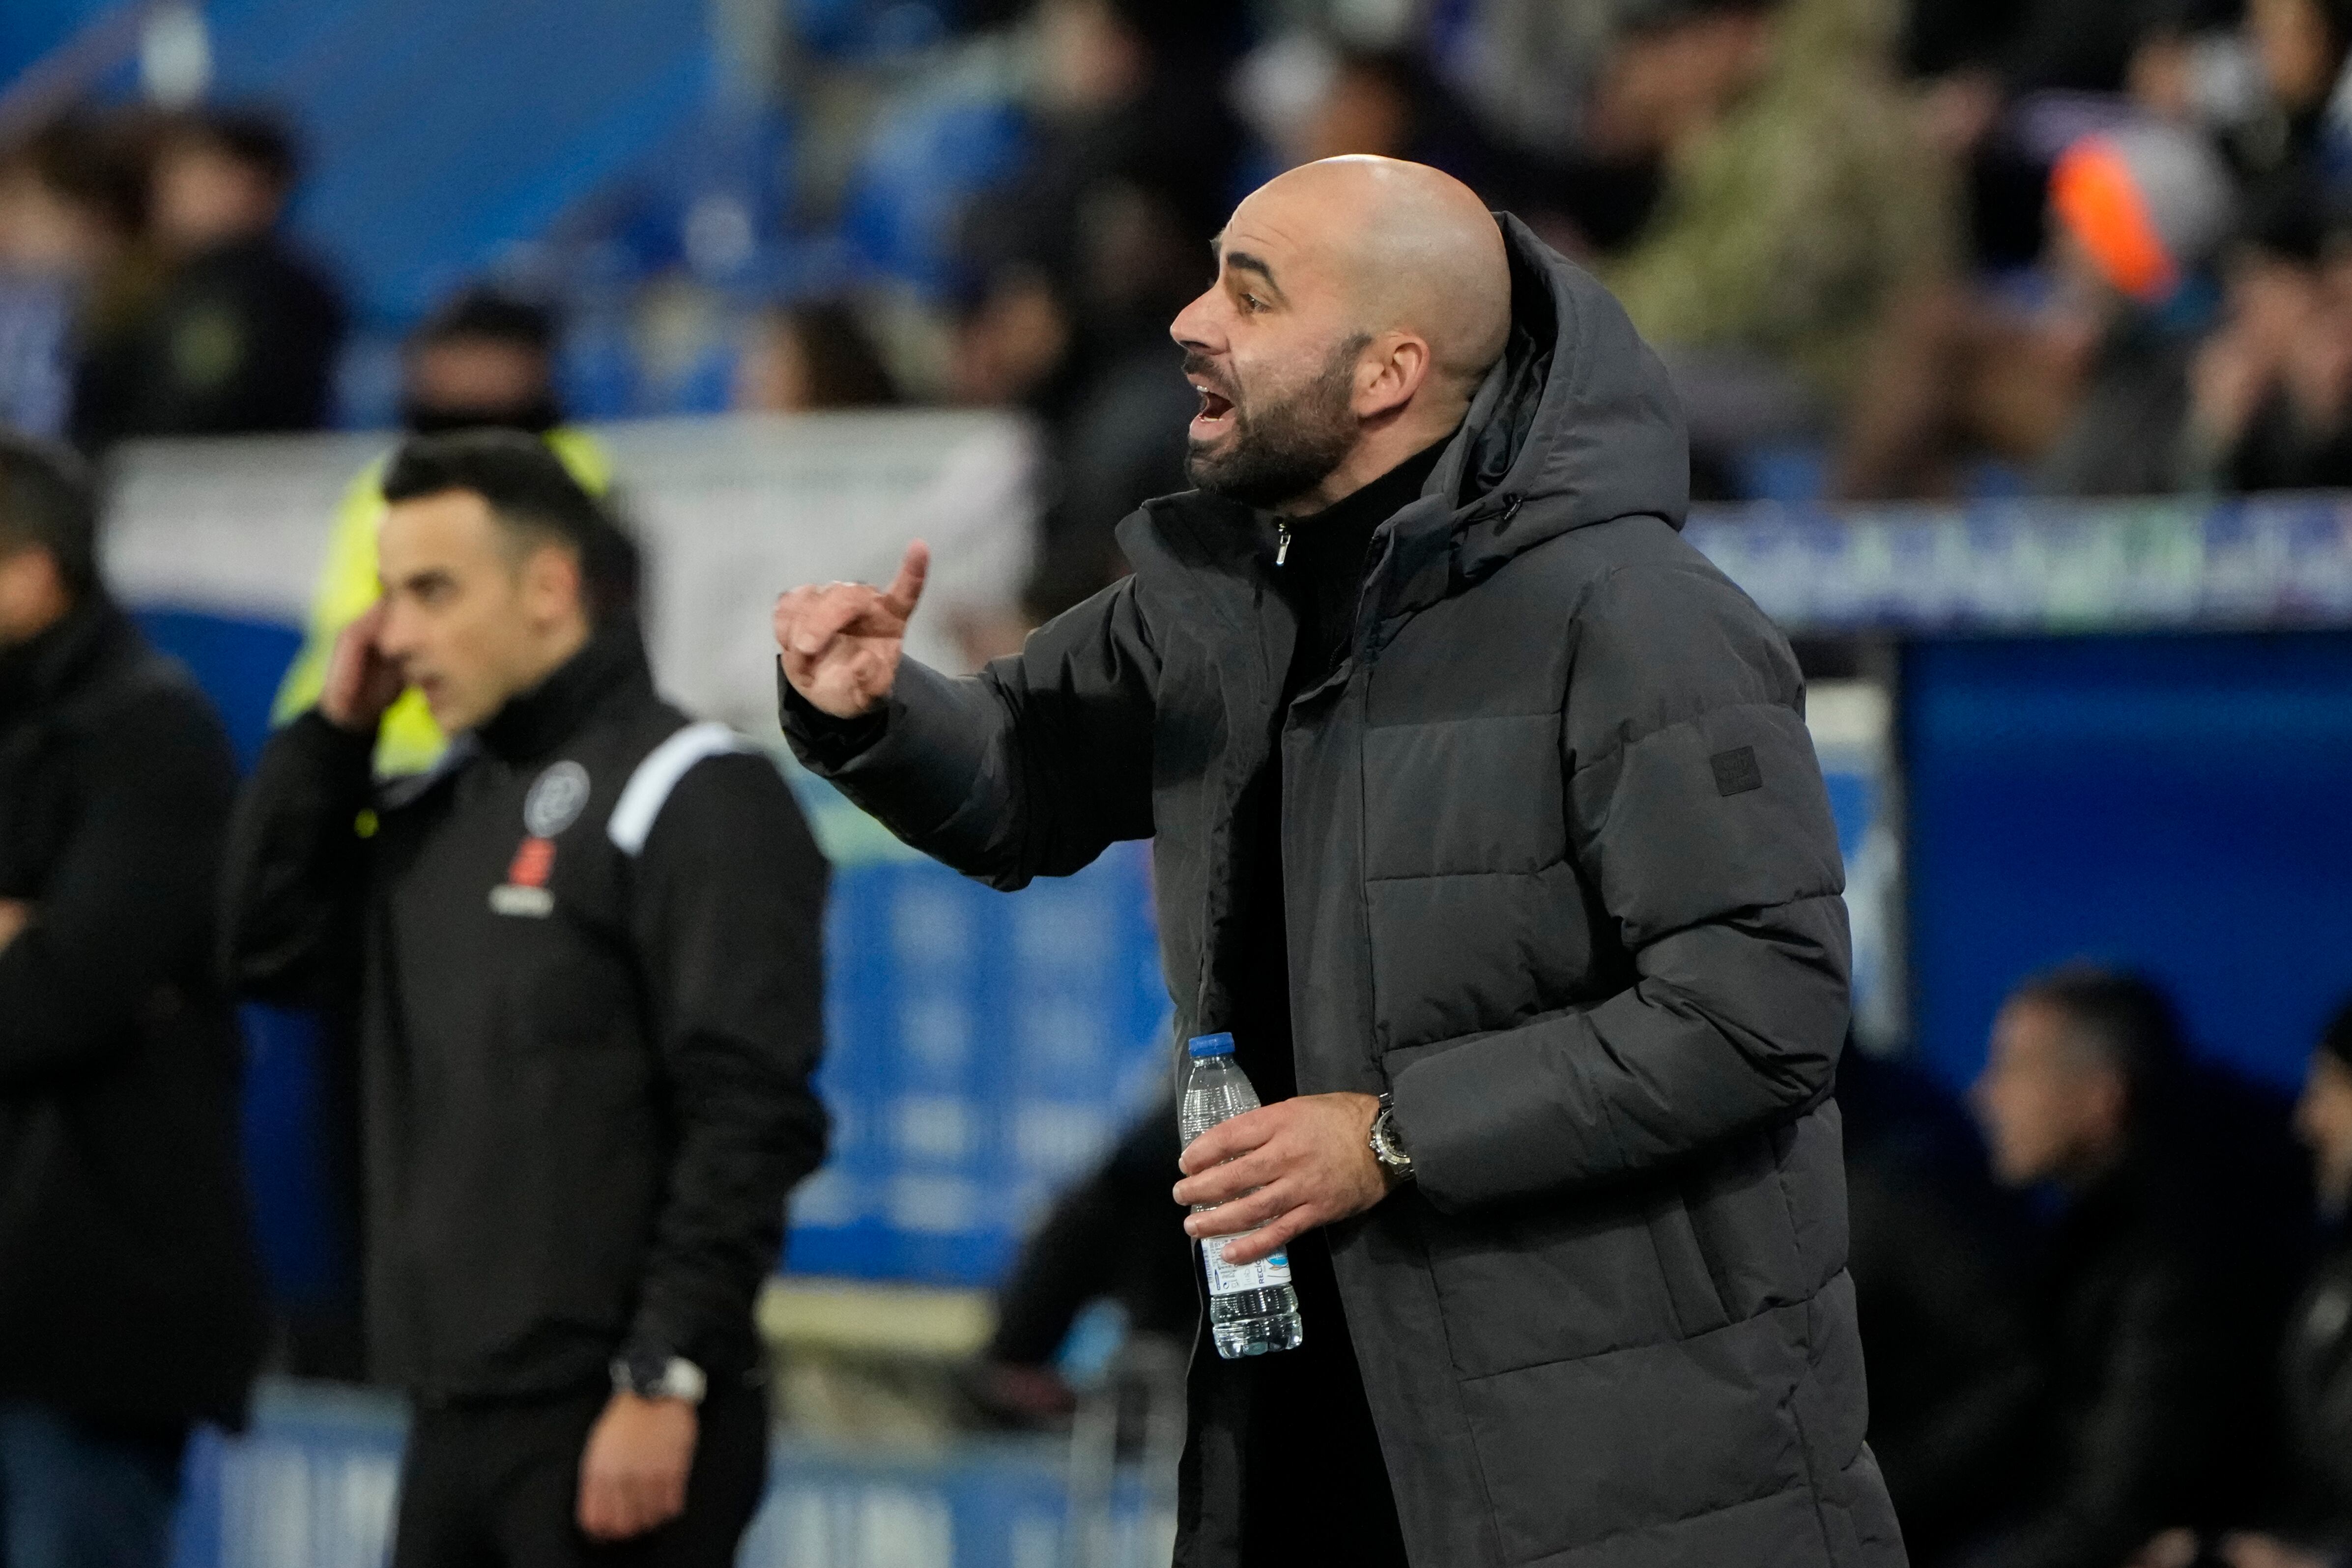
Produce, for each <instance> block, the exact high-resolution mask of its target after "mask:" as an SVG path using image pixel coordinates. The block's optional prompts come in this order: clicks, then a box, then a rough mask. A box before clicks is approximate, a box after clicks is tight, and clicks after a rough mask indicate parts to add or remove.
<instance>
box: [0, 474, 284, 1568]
mask: <svg viewBox="0 0 2352 1568" xmlns="http://www.w3.org/2000/svg"><path fill="white" fill-rule="evenodd" d="M235 787H236V765H235V763H234V762H233V761H232V760H231V758H230V755H229V747H228V738H227V737H226V735H224V734H223V733H222V731H221V727H220V721H219V720H218V719H217V718H216V717H215V716H214V715H213V712H212V709H211V708H210V706H207V705H206V703H205V699H204V697H203V696H202V695H200V694H199V693H198V692H197V691H196V689H195V686H194V684H193V683H192V682H191V681H189V679H188V678H187V676H186V674H184V672H183V671H181V670H180V669H179V668H178V666H176V665H174V664H171V663H169V662H168V661H166V660H164V659H163V658H162V657H161V656H160V655H158V654H156V653H154V652H153V651H152V650H151V649H150V648H149V647H148V646H147V644H146V643H145V642H144V641H143V640H142V638H141V637H140V635H139V632H138V631H137V629H136V628H134V627H133V626H132V624H131V619H130V617H129V616H127V615H125V614H124V613H123V612H122V611H121V609H119V608H118V607H117V606H116V605H115V603H114V601H113V600H112V599H111V598H110V597H109V596H108V594H107V591H106V588H105V585H104V583H103V582H102V581H101V580H100V577H99V574H98V564H97V549H96V539H95V519H94V515H93V501H92V498H91V494H90V489H89V482H88V480H87V478H86V476H84V474H83V473H82V470H81V465H80V463H79V461H78V460H77V459H75V458H74V457H73V456H72V455H70V454H67V453H61V452H58V451H55V450H53V449H51V448H48V447H46V446H40V445H36V444H32V443H30V442H27V441H26V440H23V439H22V438H19V437H15V436H0V1172H4V1173H5V1174H0V1198H5V1201H0V1562H5V1563H9V1564H11V1568H78V1565H82V1564H105V1565H107V1568H163V1564H164V1563H166V1562H167V1561H168V1560H169V1559H170V1556H171V1542H172V1514H173V1507H174V1504H175V1501H176V1499H177V1497H178V1494H179V1487H180V1457H181V1450H182V1449H183V1448H184V1446H185V1444H186V1441H187V1437H188V1432H189V1429H190V1428H191V1427H194V1425H195V1424H196V1423H197V1422H199V1421H211V1422H217V1423H219V1424H221V1425H223V1426H226V1427H239V1426H241V1425H243V1421H244V1416H245V1408H246V1392H247V1385H248V1383H249V1382H250V1381H251V1379H252V1376H253V1372H254V1368H255V1366H256V1365H257V1363H258V1362H259V1361H260V1358H261V1349H262V1338H263V1324H262V1301H261V1281H260V1274H259V1269H258V1266H257V1262H256V1260H255V1257H254V1252H253V1247H252V1242H251V1238H250V1235H249V1232H248V1229H247V1213H246V1198H245V1186H244V1182H243V1179H242V1176H241V1175H240V1173H239V1171H238V1168H237V1165H238V1161H237V1077H238V1071H239V1068H240V1064H241V1058H240V1046H239V1042H238V1039H237V1032H236V1019H235V1017H234V1015H233V1014H232V1013H231V1012H230V1009H229V1004H228V999H227V998H226V996H225V995H224V994H223V992H222V989H221V987H220V984H219V982H218V980H217V979H216V978H215V975H214V969H213V946H212V932H213V908H214V882H215V866H216V864H217V862H218V861H219V858H220V852H221V847H222V842H223V840H224V838H225V837H226V830H227V825H228V811H229V800H230V795H231V792H232V791H233V790H234V789H235Z"/></svg>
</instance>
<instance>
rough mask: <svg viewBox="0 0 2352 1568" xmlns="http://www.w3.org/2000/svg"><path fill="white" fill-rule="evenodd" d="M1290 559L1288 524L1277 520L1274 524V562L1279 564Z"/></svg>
mask: <svg viewBox="0 0 2352 1568" xmlns="http://www.w3.org/2000/svg"><path fill="white" fill-rule="evenodd" d="M1287 559H1290V525H1289V524H1288V523H1285V522H1279V521H1277V522H1276V524H1275V525H1274V564H1275V565H1276V566H1280V565H1281V564H1282V563H1283V562H1284V561H1286V560H1287Z"/></svg>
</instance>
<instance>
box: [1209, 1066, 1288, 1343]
mask: <svg viewBox="0 0 2352 1568" xmlns="http://www.w3.org/2000/svg"><path fill="white" fill-rule="evenodd" d="M1188 1049H1189V1050H1190V1051H1192V1077H1191V1078H1190V1079H1189V1080H1187V1081H1186V1082H1185V1084H1184V1104H1183V1108H1182V1110H1181V1112H1180V1113H1179V1115H1178V1123H1177V1124H1178V1126H1179V1127H1181V1129H1182V1132H1183V1135H1184V1143H1185V1145H1187V1146H1188V1147H1189V1146H1190V1145H1191V1144H1192V1140H1193V1139H1195V1138H1197V1137H1199V1136H1200V1135H1201V1134H1203V1133H1205V1132H1207V1131H1208V1130H1209V1129H1210V1128H1212V1127H1213V1126H1215V1125H1216V1124H1218V1123H1220V1122H1222V1121H1224V1120H1225V1119H1226V1118H1227V1117H1230V1116H1238V1115H1240V1114H1241V1113H1243V1112H1244V1111H1255V1110H1256V1109H1257V1104H1258V1101H1257V1091H1256V1090H1255V1089H1253V1088H1252V1087H1250V1081H1249V1074H1247V1073H1245V1072H1244V1071H1242V1070H1241V1065H1240V1063H1238V1062H1236V1061H1234V1037H1233V1036H1232V1035H1229V1034H1204V1035H1201V1036H1199V1037H1198V1038H1196V1039H1195V1040H1193V1041H1192V1044H1191V1045H1190V1046H1189V1047H1188ZM1212 1207H1214V1205H1211V1204H1196V1205H1195V1206H1194V1207H1193V1212H1194V1213H1196V1214H1197V1213H1200V1212H1202V1210H1204V1209H1208V1208H1212ZM1236 1234H1237V1235H1238V1234H1245V1232H1244V1233H1236ZM1234 1239H1235V1237H1234V1236H1204V1237H1202V1239H1201V1261H1202V1264H1203V1265H1204V1266H1205V1267H1206V1268H1207V1270H1208V1274H1209V1333H1211V1334H1212V1335H1213V1337H1214V1338H1215V1340H1216V1342H1217V1354H1219V1355H1221V1356H1223V1357H1224V1358H1225V1359H1226V1360H1227V1361H1239V1360H1240V1359H1241V1358H1242V1357H1244V1356H1245V1355H1264V1354H1265V1353H1266V1352H1268V1351H1270V1350H1297V1348H1298V1342H1299V1341H1300V1340H1302V1339H1304V1338H1305V1337H1306V1326H1305V1325H1304V1324H1302V1323H1301V1322H1299V1321H1298V1292H1297V1291H1295V1290H1293V1289H1291V1286H1290V1258H1289V1255H1288V1254H1287V1253H1285V1252H1276V1253H1275V1254H1274V1255H1273V1256H1272V1257H1269V1258H1263V1259H1260V1260H1258V1261H1257V1262H1255V1263H1228V1262H1226V1261H1225V1260H1224V1258H1223V1255H1222V1253H1223V1248H1224V1245H1225V1243H1226V1242H1228V1241H1231V1240H1234Z"/></svg>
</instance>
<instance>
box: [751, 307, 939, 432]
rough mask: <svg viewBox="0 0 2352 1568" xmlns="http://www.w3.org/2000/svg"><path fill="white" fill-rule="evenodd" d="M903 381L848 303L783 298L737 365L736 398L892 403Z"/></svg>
mask: <svg viewBox="0 0 2352 1568" xmlns="http://www.w3.org/2000/svg"><path fill="white" fill-rule="evenodd" d="M898 401H899V398H898V383H897V382H895V381H894V380H893V379H892V378H891V375H890V369H889V367H888V366H887V365H886V364H884V363H883V361H882V352H881V350H879V349H877V348H876V347H875V346H874V339H873V336H872V334H870V333H868V332H867V331H866V327H865V324H864V323H863V322H861V321H860V320H858V319H857V313H856V311H855V310H854V309H852V308H850V306H849V305H848V303H847V302H845V301H844V300H838V299H821V300H815V301H812V302H809V303H805V304H800V305H779V306H775V307H773V308H770V309H768V310H766V311H763V312H762V313H761V316H760V318H759V319H758V320H757V321H756V322H755V323H754V324H753V326H752V329H751V339H750V341H749V342H747V343H746V344H745V345H744V347H743V357H742V359H741V361H739V362H738V364H737V365H736V367H735V388H734V397H733V402H734V406H735V407H737V408H738V409H742V410H749V411H758V412H761V413H814V412H815V411H817V410H821V409H836V408H888V407H890V406H892V405H894V404H896V403H897V402H898Z"/></svg>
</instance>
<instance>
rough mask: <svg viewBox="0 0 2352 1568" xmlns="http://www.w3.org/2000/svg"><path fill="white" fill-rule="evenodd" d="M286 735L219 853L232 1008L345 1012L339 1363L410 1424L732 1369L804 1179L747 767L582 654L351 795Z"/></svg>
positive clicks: (772, 862)
mask: <svg viewBox="0 0 2352 1568" xmlns="http://www.w3.org/2000/svg"><path fill="white" fill-rule="evenodd" d="M373 744H374V741H373V737H372V736H362V735H352V734H349V733H346V732H343V731H341V730H338V729H337V728H335V727H333V726H332V725H331V724H329V723H328V722H327V721H326V720H325V719H324V718H322V717H320V716H319V715H317V714H316V713H312V714H310V715H307V716H304V717H302V718H300V719H299V720H297V721H296V722H295V723H293V724H291V725H289V726H288V727H287V728H286V729H284V730H283V731H281V732H280V733H279V734H278V736H277V737H275V738H274V739H273V740H272V741H271V742H270V744H269V747H268V749H267V750H266V751H265V752H264V753H263V756H262V759H261V764H260V766H259V768H257V771H256V774H255V777H254V779H253V780H252V782H251V783H250V785H249V786H248V787H247V791H246V793H245V796H244V798H243V800H241V801H240V802H239V805H238V808H237V814H236V821H235V823H234V826H233V830H232V833H231V842H230V851H229V858H228V869H227V873H226V887H227V911H226V920H225V922H224V925H225V931H226V946H227V961H228V965H229V968H230V972H231V974H232V976H233V977H234V978H235V981H236V984H237V985H238V986H239V987H240V988H242V989H244V990H245V991H247V992H248V993H250V994H253V995H256V996H264V997H275V998H307V999H311V1000H326V999H331V998H334V997H335V996H336V995H337V993H338V992H341V995H342V997H343V998H346V999H347V998H349V997H350V994H351V991H352V988H356V991H357V1001H358V1006H359V1013H360V1018H361V1027H360V1031H359V1032H360V1036H361V1051H362V1061H361V1082H362V1106H363V1113H364V1119H365V1122H366V1128H367V1131H366V1137H365V1166H366V1172H367V1175H366V1189H367V1220H366V1223H367V1232H366V1243H367V1245H366V1251H367V1292H366V1301H367V1313H368V1338H369V1346H370V1353H371V1356H372V1359H373V1363H374V1370H375V1373H376V1375H378V1376H379V1377H381V1378H383V1379H384V1380H385V1381H387V1382H392V1383H395V1384H398V1385H403V1386H405V1387H407V1388H408V1389H410V1390H411V1391H412V1392H414V1393H415V1395H416V1396H419V1397H420V1398H421V1399H423V1400H425V1402H427V1403H428V1404H432V1403H444V1402H463V1401H471V1400H478V1399H495V1398H508V1397H527V1396H536V1395H542V1394H550V1393H554V1392H558V1391H564V1390H573V1389H579V1388H583V1387H585V1386H589V1385H597V1384H601V1383H602V1381H603V1380H604V1378H605V1376H606V1368H607V1365H608V1364H609V1362H610V1359H611V1358H612V1357H613V1356H614V1354H618V1353H620V1352H623V1351H628V1352H631V1353H636V1352H660V1353H666V1354H678V1355H683V1356H686V1357H687V1358H688V1359H689V1360H691V1361H693V1362H695V1363H697V1364H699V1365H700V1366H701V1367H702V1368H703V1369H704V1370H705V1371H706V1372H707V1373H709V1374H710V1375H712V1376H714V1377H722V1376H733V1375H743V1374H746V1373H749V1372H750V1371H751V1369H752V1368H754V1367H755V1366H756V1364H757V1362H758V1353H757V1339H756V1335H755V1333H754V1332H753V1326H752V1301H753V1297H754V1295H755V1294H756V1292H757V1291H758V1288H759V1285H760V1282H761V1280H762V1279H763V1278H764V1277H765V1276H766V1274H767V1273H768V1271H769V1270H771V1269H772V1268H773V1267H774V1265H775V1261H776V1255H777V1249H778V1247H779V1246H780V1244H781V1241H782V1227H783V1220H784V1198H785V1195H786V1194H787V1193H788V1192H789V1191H790V1190H791V1188H792V1186H793V1184H794V1183H796V1182H798V1181H799V1180H800V1179H801V1178H802V1177H803V1176H807V1175H808V1174H809V1173H810V1172H811V1171H813V1170H814V1169H815V1168H816V1166H817V1165H818V1163H819V1162H820V1160H821V1159H822V1158H823V1156H824V1130H825V1120H824V1110H823V1108H822V1107H821V1106H820V1105H819V1104H818V1103H817V1101H816V1099H815V1097H814V1094H813V1093H812V1092H811V1091H810V1088H809V1074H810V1072H811V1071H813V1070H814V1068H815V1066H816V1063H817V1057H818V1052H819V1049H820V1045H821V1041H822V1038H823V1027H824V1025H823V1020H824V1006H823V998H822V972H821V963H820V952H819V946H820V931H821V928H822V924H823V913H824V910H823V905H824V883H825V864H824V859H823V857H822V856H821V855H820V854H819V853H818V851H817V848H816V845H815V842H814V840H812V839H811V838H810V836H809V832H808V829H807V826H806V824H805V823H804V822H803V820H802V818H801V815H800V812H799V810H798V808H797V807H796V806H795V805H794V803H793V798H792V794H791V791H790V790H789V789H787V788H786V787H785V785H784V782H783V780H782V778H781V777H780V776H779V774H778V773H777V771H776V768H775V767H774V765H773V764H772V762H771V761H770V760H769V759H768V758H765V757H762V756H759V755H756V754H747V753H748V752H749V748H748V747H745V746H744V744H743V743H742V742H740V741H739V740H736V739H735V738H734V737H731V736H730V735H729V734H728V732H726V731H725V730H723V729H721V728H720V727H718V726H715V725H700V726H696V725H689V724H688V721H687V719H686V717H685V716H683V715H681V714H680V713H679V712H678V711H677V709H675V708H673V707H671V706H668V705H667V704H666V703H664V702H663V701H662V700H661V699H660V698H659V697H658V696H656V695H655V692H654V688H653V683H652V679H651V676H650V674H649V673H648V671H647V669H646V662H645V655H644V652H643V649H642V646H641V644H640V643H639V641H638V638H637V633H636V630H635V626H634V625H632V624H629V623H626V622H620V623H614V624H612V625H609V626H607V627H606V628H604V630H602V631H600V632H598V634H597V635H596V636H595V637H594V638H593V640H592V641H591V642H590V643H589V644H588V646H587V647H586V648H584V649H583V651H582V652H581V653H579V654H578V655H576V656H575V657H574V658H573V659H572V661H571V662H570V663H568V664H565V665H564V666H563V667H562V669H560V670H558V671H557V672H556V673H555V674H552V675H551V676H550V677H548V679H547V680H546V682H544V683H543V684H542V685H541V686H539V687H538V688H537V689H535V690H534V691H532V692H530V693H528V694H526V695H522V696H520V697H517V698H515V699H514V700H513V701H512V702H510V703H509V704H508V706H506V707H505V708H504V709H502V710H501V711H500V712H499V714H498V715H497V716H494V717H493V718H492V719H491V720H490V721H489V722H488V723H487V724H485V725H484V726H483V727H481V728H480V729H479V730H478V731H477V732H475V734H474V735H472V736H471V737H467V738H466V739H463V740H461V741H459V742H458V743H457V745H456V746H455V747H453V748H452V751H451V754H450V757H449V758H448V759H447V760H446V761H445V762H444V763H443V765H442V766H441V767H440V768H437V769H436V770H435V771H434V772H433V773H430V774H427V775H425V776H423V777H421V778H419V779H413V780H404V781H401V782H399V783H396V784H394V785H391V786H387V787H385V788H384V789H381V790H378V789H374V788H373V786H372V783H371V779H370V777H369V758H370V756H371V753H372V751H373Z"/></svg>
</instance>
